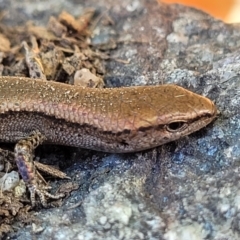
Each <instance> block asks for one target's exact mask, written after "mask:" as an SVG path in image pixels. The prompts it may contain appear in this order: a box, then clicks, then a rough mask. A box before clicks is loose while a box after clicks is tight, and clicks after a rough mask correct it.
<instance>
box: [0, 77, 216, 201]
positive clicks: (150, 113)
mask: <svg viewBox="0 0 240 240" xmlns="http://www.w3.org/2000/svg"><path fill="white" fill-rule="evenodd" d="M216 115H217V108H216V106H215V105H214V103H213V102H212V101H210V100H209V99H208V98H206V97H203V96H200V95H198V94H195V93H193V92H190V91H188V90H186V89H184V88H182V87H179V86H176V85H159V86H139V87H123V88H113V89H92V88H83V87H78V86H72V85H67V84H63V83H59V82H54V81H44V80H36V79H30V78H23V77H0V141H2V142H18V141H22V139H24V138H26V139H27V140H29V138H28V136H29V135H31V134H32V133H33V132H36V131H37V135H38V137H37V140H36V141H35V142H34V143H32V142H31V144H32V145H34V146H32V147H30V148H29V151H32V149H33V148H35V147H36V146H37V145H38V144H40V143H42V142H44V143H50V144H60V145H68V146H75V147H83V148H88V149H94V150H99V151H106V152H118V153H123V152H136V151H141V150H145V149H149V148H153V147H156V146H159V145H162V144H164V143H167V142H170V141H173V140H176V139H178V138H180V137H182V136H185V135H188V134H190V133H192V132H195V131H197V130H199V129H200V128H202V127H204V126H206V125H207V124H209V123H210V122H211V121H212V120H213V119H214V118H215V117H216ZM28 142H29V141H28ZM31 144H30V145H31ZM22 146H23V147H24V144H20V145H19V144H18V145H17V146H16V147H15V158H16V162H17V165H18V167H19V171H20V174H21V175H22V177H23V179H24V180H25V181H26V182H28V186H29V188H30V191H31V188H33V187H32V186H33V185H34V184H35V182H34V184H33V182H32V180H31V179H30V180H29V175H31V174H29V172H31V171H33V170H32V169H30V170H29V166H28V165H27V164H26V163H25V162H28V161H27V160H26V159H30V158H31V157H27V156H24V153H25V151H28V150H26V149H24V151H23V150H22V148H21V147H22ZM29 162H31V159H30V160H29ZM25 165H26V167H25ZM24 167H25V168H24ZM31 168H32V167H31ZM34 187H35V186H34ZM35 190H36V189H34V190H33V192H32V193H31V194H32V195H35V193H34V191H35ZM35 192H37V191H35ZM37 194H40V193H38V192H37ZM40 198H41V196H40Z"/></svg>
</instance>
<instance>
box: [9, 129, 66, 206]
mask: <svg viewBox="0 0 240 240" xmlns="http://www.w3.org/2000/svg"><path fill="white" fill-rule="evenodd" d="M44 140H45V137H44V136H43V135H42V134H41V133H40V132H38V131H36V132H33V133H32V134H30V135H29V137H27V138H25V139H22V140H20V141H19V142H18V143H17V144H16V146H15V148H14V155H15V161H16V164H17V166H18V170H19V173H20V175H21V176H22V179H23V180H24V182H25V183H26V185H27V187H28V189H29V191H30V199H31V203H32V206H34V205H35V203H36V201H35V196H36V195H38V196H39V198H40V201H41V203H42V205H43V206H44V207H46V206H47V202H46V198H45V197H46V196H47V197H49V198H52V199H59V198H62V197H63V196H64V194H58V195H52V194H50V193H49V192H47V190H48V189H50V187H49V186H46V182H45V181H44V179H43V178H42V176H41V175H40V174H39V173H38V172H37V171H36V168H35V165H34V162H33V151H34V149H35V148H36V147H37V146H38V145H39V144H41V143H42V142H43V141H44ZM59 172H60V171H59ZM44 184H45V185H44Z"/></svg>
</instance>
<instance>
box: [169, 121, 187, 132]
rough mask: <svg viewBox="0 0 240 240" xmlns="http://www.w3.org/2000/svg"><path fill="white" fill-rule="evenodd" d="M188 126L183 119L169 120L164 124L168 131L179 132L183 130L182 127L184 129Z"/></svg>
mask: <svg viewBox="0 0 240 240" xmlns="http://www.w3.org/2000/svg"><path fill="white" fill-rule="evenodd" d="M187 126H188V124H187V123H186V122H184V121H175V122H171V123H169V124H167V125H166V129H167V130H168V131H169V132H179V131H183V130H184V129H186V128H187Z"/></svg>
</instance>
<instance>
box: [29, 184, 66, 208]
mask: <svg viewBox="0 0 240 240" xmlns="http://www.w3.org/2000/svg"><path fill="white" fill-rule="evenodd" d="M28 189H29V192H30V199H31V204H32V206H35V204H36V198H35V197H36V195H38V196H39V198H40V202H41V204H42V205H43V206H44V207H47V201H46V196H47V197H48V198H51V199H60V198H62V197H64V194H58V195H52V194H51V193H49V192H48V191H47V190H49V189H51V187H50V186H41V187H40V185H39V184H28Z"/></svg>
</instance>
